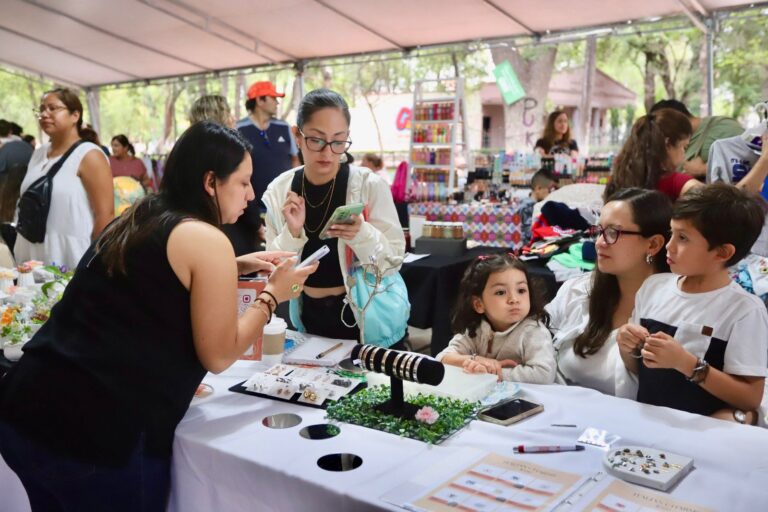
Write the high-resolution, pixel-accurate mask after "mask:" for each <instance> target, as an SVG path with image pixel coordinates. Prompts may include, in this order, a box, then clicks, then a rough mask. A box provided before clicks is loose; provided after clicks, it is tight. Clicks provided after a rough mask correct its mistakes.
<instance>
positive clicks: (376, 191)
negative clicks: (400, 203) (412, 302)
mask: <svg viewBox="0 0 768 512" xmlns="http://www.w3.org/2000/svg"><path fill="white" fill-rule="evenodd" d="M296 169H298V167H297V168H296ZM296 169H291V170H289V171H285V172H284V173H282V174H281V175H280V176H278V177H277V178H275V179H274V180H273V181H272V183H270V184H269V186H268V187H267V190H266V192H264V197H262V201H264V204H265V205H266V206H267V218H266V229H267V250H268V251H292V252H296V253H297V254H299V255H300V254H301V251H302V249H303V248H304V244H306V243H307V240H308V238H307V234H306V232H305V231H304V228H302V230H301V235H300V236H299V237H298V238H295V237H294V236H293V235H292V234H291V232H290V230H289V229H288V225H287V224H286V222H285V216H284V215H283V205H284V204H285V199H286V196H287V195H288V192H290V190H291V182H292V181H293V176H294V173H295V171H296ZM350 203H363V204H365V205H366V207H367V208H368V220H367V221H364V222H363V225H362V226H361V227H360V231H359V232H358V233H357V235H355V237H354V238H353V239H352V240H349V241H346V240H343V239H341V238H339V239H338V244H339V265H340V267H341V275H342V276H343V277H344V287H345V288H346V289H347V292H349V286H348V285H347V277H348V275H349V274H348V267H349V264H348V262H347V261H346V251H345V248H346V246H347V245H349V247H350V248H351V249H352V251H354V253H355V255H356V256H357V258H358V259H359V260H360V261H361V262H363V263H369V262H370V258H371V256H375V257H376V264H377V266H378V267H379V268H381V269H389V272H390V273H391V272H397V271H398V270H399V269H400V265H401V263H402V258H403V256H404V255H405V236H404V235H403V229H402V228H401V227H400V221H399V219H398V217H397V210H395V203H394V201H393V199H392V193H391V192H390V189H389V185H388V184H387V182H386V181H385V180H384V179H382V178H381V177H379V176H377V175H376V174H374V173H373V172H371V171H370V170H369V169H368V168H366V167H357V166H354V165H350V166H349V180H348V182H347V204H350ZM393 262H394V263H395V264H393Z"/></svg>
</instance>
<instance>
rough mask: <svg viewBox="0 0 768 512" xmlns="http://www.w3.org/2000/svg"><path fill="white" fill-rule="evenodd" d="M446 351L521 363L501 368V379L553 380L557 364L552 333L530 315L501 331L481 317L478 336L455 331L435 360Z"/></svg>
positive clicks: (540, 381) (546, 382)
mask: <svg viewBox="0 0 768 512" xmlns="http://www.w3.org/2000/svg"><path fill="white" fill-rule="evenodd" d="M491 340H493V344H492V345H491V343H490V341H491ZM489 346H490V347H489ZM489 348H490V350H489ZM448 353H455V354H461V355H471V354H477V355H479V356H482V357H487V358H489V359H496V360H498V361H501V360H502V359H514V360H515V361H517V362H518V363H520V364H518V365H517V366H515V367H514V368H504V369H503V370H502V377H503V378H504V380H509V381H514V382H527V383H529V384H552V383H553V382H554V381H555V374H556V370H557V366H556V364H555V352H554V349H553V347H552V335H551V334H550V333H549V330H548V329H547V328H546V327H544V325H542V324H541V323H539V322H537V321H536V320H533V319H531V318H526V319H524V320H521V321H520V322H518V323H516V324H515V325H513V326H512V327H510V328H509V329H507V330H506V331H504V332H494V331H493V329H492V328H491V325H490V324H489V323H488V322H486V321H485V320H482V321H481V322H480V327H479V328H478V330H477V336H475V337H474V338H472V337H470V336H469V334H468V333H466V332H465V333H462V334H457V335H456V336H454V337H453V339H452V340H451V341H450V343H448V346H447V347H446V348H445V349H444V350H443V351H442V352H440V353H439V354H437V360H438V361H441V360H442V359H443V357H444V356H445V355H446V354H448Z"/></svg>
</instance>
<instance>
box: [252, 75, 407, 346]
mask: <svg viewBox="0 0 768 512" xmlns="http://www.w3.org/2000/svg"><path fill="white" fill-rule="evenodd" d="M349 122H350V114H349V108H348V107H347V103H346V101H344V98H342V97H341V96H340V95H339V94H338V93H336V92H333V91H329V90H327V89H317V90H314V91H312V92H310V93H309V94H307V95H306V96H305V97H304V98H303V99H302V101H301V105H299V110H298V115H297V118H296V124H297V125H298V127H297V128H298V129H297V130H296V131H295V134H296V139H297V142H298V146H299V151H300V152H301V156H302V157H303V161H304V166H303V167H298V168H296V169H294V170H292V171H288V172H284V173H283V174H281V175H280V176H279V177H278V178H277V179H275V180H274V181H273V182H272V183H270V185H269V187H267V191H266V192H265V193H264V197H263V201H264V204H265V205H266V206H267V217H266V228H267V233H266V237H267V250H282V251H295V252H298V253H301V258H302V259H304V258H306V257H307V256H309V255H311V254H312V253H314V252H315V251H316V250H318V249H319V248H320V247H322V246H323V245H327V246H328V248H329V249H330V253H329V254H327V255H326V256H325V257H323V258H322V259H321V260H320V266H319V268H318V269H317V271H316V272H315V273H314V274H313V275H312V276H310V277H309V278H308V279H307V282H306V285H305V287H304V290H303V293H302V294H301V297H299V300H298V301H295V302H293V303H292V311H291V321H292V322H293V324H294V325H295V326H296V327H297V328H301V327H303V328H304V329H305V330H306V332H308V333H311V334H317V335H320V336H326V337H329V338H339V339H359V330H358V327H357V326H356V325H355V317H354V315H353V312H352V311H351V310H350V308H349V307H345V305H344V298H345V296H346V294H347V292H348V291H349V286H350V283H349V280H348V279H347V277H348V272H349V266H350V261H348V259H349V255H348V252H347V248H349V249H351V251H352V252H353V253H354V255H355V256H357V259H359V260H360V261H361V262H364V263H370V262H371V258H372V257H375V261H376V265H377V266H378V267H379V268H381V269H382V270H384V271H390V272H394V271H397V268H398V267H399V264H400V261H401V260H402V257H403V254H404V251H405V238H404V236H403V230H402V228H401V227H400V221H399V220H398V217H397V211H396V210H395V204H394V202H393V200H392V193H391V192H390V190H389V185H388V184H387V182H386V181H384V180H383V179H382V178H381V177H379V176H377V175H376V174H375V173H373V172H371V171H370V169H367V168H364V167H357V166H354V165H349V164H348V163H347V162H346V158H345V155H344V153H345V152H346V151H347V150H348V149H349V147H350V145H351V144H352V142H351V141H350V140H349V135H350V134H349ZM352 203H364V204H365V206H366V208H367V211H368V216H367V219H366V218H364V216H363V215H357V216H355V217H354V222H353V223H352V224H336V225H333V226H331V228H330V230H329V231H328V233H327V236H328V237H329V238H328V239H321V238H320V236H321V234H322V231H323V227H324V226H325V224H326V223H327V222H328V219H330V218H331V217H332V215H333V212H334V210H335V209H336V208H337V207H339V206H342V205H346V204H352ZM297 306H298V307H297ZM342 315H343V318H342ZM349 326H352V327H349ZM401 342H402V340H401ZM399 343H400V342H398V343H397V344H399Z"/></svg>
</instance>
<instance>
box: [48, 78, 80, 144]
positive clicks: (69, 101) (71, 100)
mask: <svg viewBox="0 0 768 512" xmlns="http://www.w3.org/2000/svg"><path fill="white" fill-rule="evenodd" d="M49 94H55V95H56V97H57V98H59V99H60V100H61V102H62V103H63V104H64V106H65V107H67V110H69V113H70V114H74V113H75V112H77V113H79V114H80V118H79V119H78V120H77V134H78V135H80V134H81V132H82V130H83V104H82V103H81V102H80V98H78V96H77V94H75V93H74V92H73V91H72V89H67V88H66V87H58V88H56V89H51V90H50V91H45V92H44V93H43V97H45V96H47V95H49Z"/></svg>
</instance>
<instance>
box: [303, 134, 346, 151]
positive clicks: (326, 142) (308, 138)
mask: <svg viewBox="0 0 768 512" xmlns="http://www.w3.org/2000/svg"><path fill="white" fill-rule="evenodd" d="M299 133H300V134H301V136H302V137H304V140H305V141H306V142H307V149H309V150H311V151H314V152H316V153H320V152H322V151H323V150H324V149H325V146H330V147H331V153H333V154H335V155H343V154H344V153H346V152H347V150H348V149H349V148H350V147H352V141H351V140H325V139H321V138H320V137H312V136H307V135H304V132H302V131H301V130H299ZM310 141H311V142H313V143H315V144H319V143H322V146H320V149H314V148H311V147H310V146H309V143H310ZM334 144H344V149H343V150H342V151H341V152H337V151H335V150H334V149H333V145H334Z"/></svg>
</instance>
